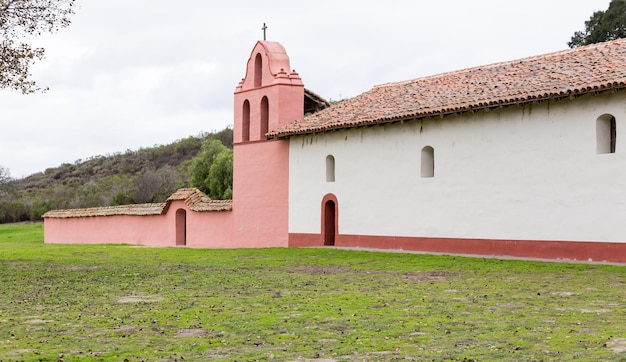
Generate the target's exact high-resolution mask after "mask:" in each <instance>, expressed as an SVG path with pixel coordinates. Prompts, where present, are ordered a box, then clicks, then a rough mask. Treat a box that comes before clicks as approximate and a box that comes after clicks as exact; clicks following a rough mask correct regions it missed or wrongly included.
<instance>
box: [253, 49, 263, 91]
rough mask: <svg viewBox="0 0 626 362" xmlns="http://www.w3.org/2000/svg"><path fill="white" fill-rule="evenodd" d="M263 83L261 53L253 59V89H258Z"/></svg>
mask: <svg viewBox="0 0 626 362" xmlns="http://www.w3.org/2000/svg"><path fill="white" fill-rule="evenodd" d="M262 83H263V58H262V57H261V53H258V54H257V55H256V58H255V59H254V88H258V87H260V86H261V84H262Z"/></svg>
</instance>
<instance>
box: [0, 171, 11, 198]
mask: <svg viewBox="0 0 626 362" xmlns="http://www.w3.org/2000/svg"><path fill="white" fill-rule="evenodd" d="M12 180H13V179H12V178H11V172H9V169H8V168H4V167H2V166H0V199H2V198H5V197H7V196H8V195H9V194H10V193H11V181H12Z"/></svg>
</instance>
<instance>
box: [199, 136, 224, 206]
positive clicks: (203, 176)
mask: <svg viewBox="0 0 626 362" xmlns="http://www.w3.org/2000/svg"><path fill="white" fill-rule="evenodd" d="M232 158H233V156H232V150H230V149H228V148H227V147H226V146H224V144H223V143H222V142H221V141H219V140H211V141H208V142H205V143H203V144H202V152H201V153H200V154H199V155H198V156H196V157H195V158H194V159H193V161H192V163H191V186H193V187H197V188H198V189H200V191H202V192H204V193H205V194H207V195H209V197H211V198H213V199H222V198H224V197H225V195H226V196H229V195H230V197H232V180H233V176H232V173H233V167H232ZM229 160H230V161H229ZM229 162H230V164H229ZM211 170H213V171H211ZM211 172H212V173H213V177H211ZM212 178H213V180H212ZM229 187H230V190H231V191H230V194H228V189H229ZM230 197H228V198H230Z"/></svg>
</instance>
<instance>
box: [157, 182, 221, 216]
mask: <svg viewBox="0 0 626 362" xmlns="http://www.w3.org/2000/svg"><path fill="white" fill-rule="evenodd" d="M174 200H181V201H185V205H187V206H189V208H190V209H191V210H193V211H230V210H232V208H233V202H232V200H212V199H211V198H210V197H208V196H207V195H206V194H204V193H203V192H202V191H200V190H198V189H197V188H187V189H179V190H178V191H176V192H175V193H173V194H172V196H170V197H169V198H168V199H167V201H174Z"/></svg>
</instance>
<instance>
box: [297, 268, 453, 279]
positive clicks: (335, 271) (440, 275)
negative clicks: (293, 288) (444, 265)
mask: <svg viewBox="0 0 626 362" xmlns="http://www.w3.org/2000/svg"><path fill="white" fill-rule="evenodd" d="M294 272H296V273H302V274H311V275H324V274H326V275H341V274H363V275H398V274H396V273H390V272H388V271H384V270H355V269H349V268H344V267H341V266H336V265H330V266H317V265H303V266H299V267H297V268H295V269H294ZM455 276H456V274H454V273H448V272H425V273H406V274H402V275H401V277H402V280H404V281H442V280H446V279H448V278H451V277H455Z"/></svg>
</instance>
